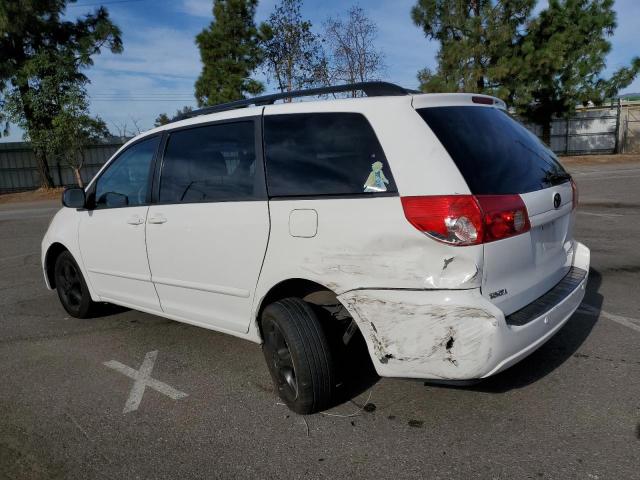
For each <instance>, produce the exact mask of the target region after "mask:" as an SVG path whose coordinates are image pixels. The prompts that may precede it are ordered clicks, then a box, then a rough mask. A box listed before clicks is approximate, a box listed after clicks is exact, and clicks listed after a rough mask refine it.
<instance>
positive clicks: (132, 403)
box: [104, 350, 188, 413]
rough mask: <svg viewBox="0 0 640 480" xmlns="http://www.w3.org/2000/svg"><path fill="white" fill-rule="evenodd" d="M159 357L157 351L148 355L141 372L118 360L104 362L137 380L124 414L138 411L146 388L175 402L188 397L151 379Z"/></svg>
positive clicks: (123, 411) (145, 357)
mask: <svg viewBox="0 0 640 480" xmlns="http://www.w3.org/2000/svg"><path fill="white" fill-rule="evenodd" d="M157 357H158V351H157V350H154V351H153V352H149V353H147V354H146V355H145V356H144V360H143V362H142V365H141V366H140V370H135V369H133V368H131V367H128V366H126V365H124V364H122V363H120V362H118V361H116V360H109V361H108V362H104V365H105V366H107V367H109V368H113V369H114V370H115V371H117V372H120V373H122V374H123V375H126V376H127V377H129V378H132V379H133V380H135V381H134V382H133V387H131V392H130V393H129V398H128V399H127V403H125V405H124V410H122V413H129V412H133V411H134V410H137V409H138V407H139V406H140V402H141V401H142V396H143V395H144V390H145V388H146V387H150V388H153V389H154V390H155V391H156V392H160V393H163V394H164V395H166V396H167V397H169V398H171V399H173V400H180V399H181V398H184V397H187V396H188V394H186V393H184V392H181V391H180V390H176V389H175V388H173V387H171V386H169V385H167V384H166V383H164V382H160V381H159V380H156V379H155V378H151V371H152V370H153V364H154V363H155V362H156V358H157Z"/></svg>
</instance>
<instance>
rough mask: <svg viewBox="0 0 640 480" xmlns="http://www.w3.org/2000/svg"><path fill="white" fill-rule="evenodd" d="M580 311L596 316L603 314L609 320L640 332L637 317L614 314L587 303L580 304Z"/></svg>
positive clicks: (639, 323) (639, 322) (639, 321)
mask: <svg viewBox="0 0 640 480" xmlns="http://www.w3.org/2000/svg"><path fill="white" fill-rule="evenodd" d="M578 313H585V314H587V315H594V316H596V317H597V316H598V315H601V316H603V317H604V318H606V319H608V320H611V321H614V322H616V323H619V324H620V325H624V326H625V327H627V328H630V329H631V330H635V331H636V332H638V333H640V320H636V319H635V318H629V317H623V316H621V315H614V314H613V313H609V312H605V311H604V310H598V309H597V308H595V307H592V306H591V305H587V304H582V305H580V308H579V309H578Z"/></svg>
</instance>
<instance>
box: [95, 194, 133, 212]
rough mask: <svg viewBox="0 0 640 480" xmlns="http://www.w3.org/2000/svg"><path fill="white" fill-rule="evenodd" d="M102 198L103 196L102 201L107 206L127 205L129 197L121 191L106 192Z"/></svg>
mask: <svg viewBox="0 0 640 480" xmlns="http://www.w3.org/2000/svg"><path fill="white" fill-rule="evenodd" d="M102 198H104V203H105V205H106V206H107V207H109V208H117V207H126V206H127V205H129V198H128V197H127V196H126V195H123V194H122V193H116V192H107V193H105V194H104V195H103V197H102Z"/></svg>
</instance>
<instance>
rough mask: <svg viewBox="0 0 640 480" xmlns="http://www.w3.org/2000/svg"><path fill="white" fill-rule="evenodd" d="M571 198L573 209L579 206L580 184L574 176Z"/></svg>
mask: <svg viewBox="0 0 640 480" xmlns="http://www.w3.org/2000/svg"><path fill="white" fill-rule="evenodd" d="M571 200H572V204H571V209H572V210H575V209H576V208H577V207H578V186H577V185H576V182H574V181H573V178H572V179H571Z"/></svg>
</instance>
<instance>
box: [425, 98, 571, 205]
mask: <svg viewBox="0 0 640 480" xmlns="http://www.w3.org/2000/svg"><path fill="white" fill-rule="evenodd" d="M418 113H419V114H420V116H421V117H422V118H423V119H424V120H425V122H427V124H428V125H429V127H430V128H431V130H432V131H433V133H435V135H436V136H437V137H438V139H439V140H440V142H441V143H442V145H443V146H444V148H445V149H446V150H447V152H448V153H449V155H450V156H451V158H452V159H453V161H454V162H455V164H456V165H457V167H458V169H459V170H460V173H462V176H463V177H464V179H465V180H466V182H467V185H468V186H469V189H470V190H471V193H473V194H476V195H501V194H514V193H527V192H533V191H536V190H542V189H543V188H548V187H550V186H552V185H557V184H559V183H563V182H565V181H567V180H569V178H571V177H570V176H569V174H568V173H567V172H566V171H565V170H564V169H563V168H562V166H561V165H560V163H559V162H558V160H557V158H556V156H555V155H554V154H553V152H551V150H549V149H548V148H547V147H546V146H545V145H544V144H543V143H542V142H541V141H540V140H538V138H537V137H536V136H535V135H533V134H532V133H531V132H529V130H527V129H526V128H525V127H523V126H522V125H520V123H518V122H516V121H515V120H514V119H512V118H511V117H510V116H509V115H508V114H507V113H506V112H504V111H503V110H500V109H497V108H485V107H473V106H468V107H433V108H421V109H418Z"/></svg>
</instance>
